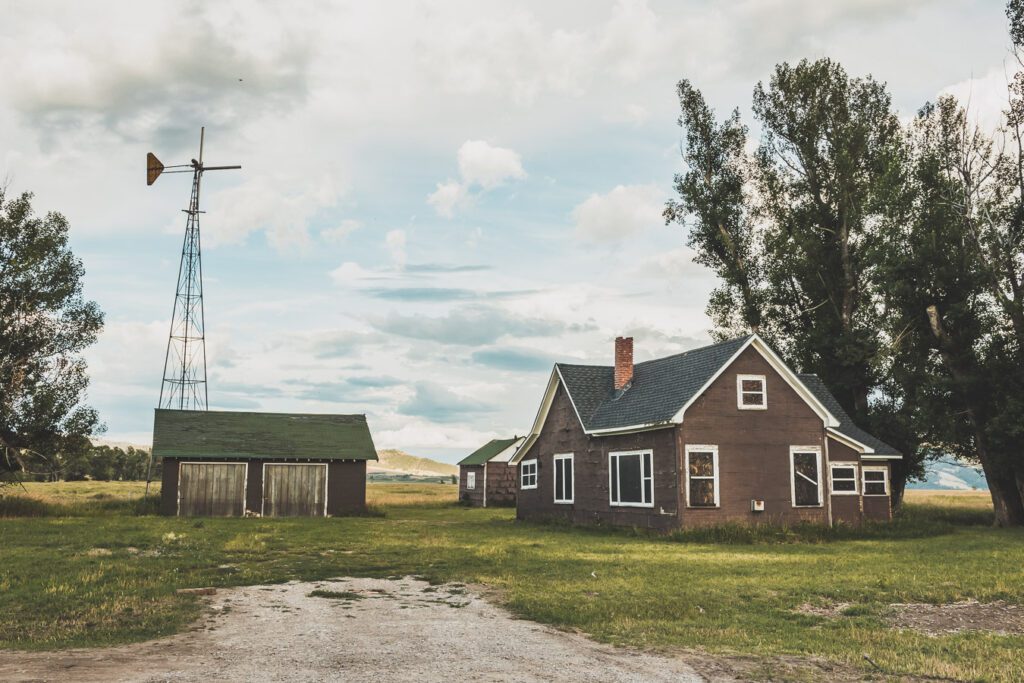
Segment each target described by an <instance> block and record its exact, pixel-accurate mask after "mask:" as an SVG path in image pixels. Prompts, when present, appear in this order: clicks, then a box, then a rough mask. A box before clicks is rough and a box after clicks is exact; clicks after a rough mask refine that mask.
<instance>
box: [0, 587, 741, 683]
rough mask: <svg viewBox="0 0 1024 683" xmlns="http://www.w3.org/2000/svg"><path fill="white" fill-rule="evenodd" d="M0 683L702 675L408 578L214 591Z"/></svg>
mask: <svg viewBox="0 0 1024 683" xmlns="http://www.w3.org/2000/svg"><path fill="white" fill-rule="evenodd" d="M314 591H322V592H324V593H321V595H317V594H315V593H314ZM717 678H718V677H716V679H717ZM0 680H4V681H50V680H52V681H58V680H59V681H83V682H88V681H104V682H107V681H211V680H222V681H256V680H259V681H323V680H332V681H360V682H362V681H416V682H417V683H421V682H427V681H439V682H440V681H444V682H446V683H448V682H454V681H553V680H558V681H594V682H598V681H600V682H602V683H604V682H609V681H638V682H639V681H643V682H648V683H654V682H657V681H672V682H673V683H680V682H686V681H703V680H705V679H704V678H703V677H701V676H699V675H698V674H697V673H696V672H695V671H694V670H693V669H692V668H691V667H690V666H689V665H688V664H686V663H685V662H683V661H682V660H680V659H676V658H672V657H662V656H657V655H653V654H647V653H639V652H634V651H630V650H624V649H618V648H612V647H609V646H605V645H599V644H596V643H594V642H592V641H590V640H588V639H586V638H584V637H582V636H576V635H571V634H566V633H562V632H560V631H556V630H554V629H551V628H548V627H545V626H541V625H538V624H535V623H533V622H529V621H522V620H517V619H513V618H512V617H511V616H510V615H509V614H508V613H506V612H505V611H503V610H501V609H500V608H497V607H495V606H493V605H491V604H489V603H487V602H485V601H484V600H483V599H481V598H479V597H478V596H475V595H473V594H472V593H470V592H468V591H467V589H466V588H465V587H463V586H459V585H444V586H430V585H429V584H427V583H425V582H423V581H418V580H415V579H411V578H405V579H400V580H377V579H344V580H337V581H320V582H313V583H289V584H281V585H275V586H250V587H246V588H235V589H229V590H220V591H217V593H216V594H215V595H213V596H212V597H211V598H210V610H209V616H208V617H207V618H205V619H204V621H203V622H202V623H201V624H200V625H198V628H196V629H195V630H193V631H190V632H188V633H183V634H180V635H177V636H173V637H171V638H164V639H161V640H155V641H150V642H146V643H138V644H134V645H126V646H121V647H115V648H102V649H91V650H65V651H62V652H44V653H22V652H17V653H16V652H0ZM719 680H721V679H719Z"/></svg>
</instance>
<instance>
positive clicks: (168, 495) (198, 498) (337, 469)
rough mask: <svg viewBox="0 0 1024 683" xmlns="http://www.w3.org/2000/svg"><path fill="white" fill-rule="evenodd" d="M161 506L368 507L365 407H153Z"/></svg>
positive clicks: (313, 512)
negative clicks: (305, 411) (299, 410)
mask: <svg viewBox="0 0 1024 683" xmlns="http://www.w3.org/2000/svg"><path fill="white" fill-rule="evenodd" d="M153 455H154V457H159V458H162V459H163V486H162V488H161V500H160V512H161V513H162V514H165V515H181V516H210V517H241V516H264V517H293V516H308V517H325V516H327V517H329V516H332V515H343V514H351V513H356V512H362V511H364V510H365V509H366V461H367V460H376V459H377V451H376V450H375V449H374V446H373V439H372V438H371V437H370V429H369V427H368V426H367V424H366V417H365V416H364V415H302V414H291V413H245V412H227V411H217V410H208V411H192V410H162V409H158V410H157V411H156V416H155V419H154V424H153Z"/></svg>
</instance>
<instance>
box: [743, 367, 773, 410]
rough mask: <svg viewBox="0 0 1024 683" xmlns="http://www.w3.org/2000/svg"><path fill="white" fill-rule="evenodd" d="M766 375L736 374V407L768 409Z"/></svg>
mask: <svg viewBox="0 0 1024 683" xmlns="http://www.w3.org/2000/svg"><path fill="white" fill-rule="evenodd" d="M765 383H766V382H765V376H764V375H736V407H737V408H739V409H740V410H766V409H767V408H768V390H767V389H766V388H765Z"/></svg>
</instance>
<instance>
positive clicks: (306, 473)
mask: <svg viewBox="0 0 1024 683" xmlns="http://www.w3.org/2000/svg"><path fill="white" fill-rule="evenodd" d="M326 514H327V465H326V464H324V463H317V464H312V463H311V464H287V465H284V464H271V463H267V464H265V465H264V466H263V516H264V517H323V516H324V515H326Z"/></svg>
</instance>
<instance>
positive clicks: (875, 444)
mask: <svg viewBox="0 0 1024 683" xmlns="http://www.w3.org/2000/svg"><path fill="white" fill-rule="evenodd" d="M798 376H799V377H800V381H801V382H803V383H804V386H805V387H807V388H808V389H809V390H810V391H811V393H812V394H814V395H815V397H817V399H818V400H819V401H821V402H822V403H824V404H825V407H826V408H828V412H830V413H832V416H833V417H835V418H836V419H837V420H839V426H838V427H833V428H832V429H834V430H836V431H837V432H839V433H840V434H842V435H844V436H848V437H850V438H851V439H853V440H854V441H859V442H860V443H862V444H864V445H865V446H870V447H871V448H873V449H874V450H875V452H874V455H902V453H900V452H899V451H898V450H896V449H895V448H893V447H892V446H890V445H889V444H887V443H885V442H884V441H882V440H881V439H879V438H877V437H874V436H872V435H870V434H868V433H867V432H865V431H864V430H863V429H861V428H860V427H858V426H857V425H855V424H853V419H852V418H851V417H850V416H849V415H847V414H846V411H845V410H843V407H842V406H841V405H839V401H837V400H836V397H835V396H833V395H832V392H831V391H829V390H828V387H826V386H825V383H824V382H822V381H821V378H820V377H818V376H817V375H813V374H807V375H798Z"/></svg>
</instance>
